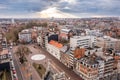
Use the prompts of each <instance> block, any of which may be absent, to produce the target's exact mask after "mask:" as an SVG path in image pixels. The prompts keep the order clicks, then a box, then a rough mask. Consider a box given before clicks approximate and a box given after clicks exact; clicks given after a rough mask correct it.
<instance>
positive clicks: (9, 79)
mask: <svg viewBox="0 0 120 80" xmlns="http://www.w3.org/2000/svg"><path fill="white" fill-rule="evenodd" d="M0 72H1V75H4V74H6V75H4V77H6V80H18V77H17V74H16V70H15V66H14V63H13V60H12V55H11V54H10V52H9V51H8V50H7V49H4V50H2V51H1V52H0ZM1 77H2V76H1Z"/></svg>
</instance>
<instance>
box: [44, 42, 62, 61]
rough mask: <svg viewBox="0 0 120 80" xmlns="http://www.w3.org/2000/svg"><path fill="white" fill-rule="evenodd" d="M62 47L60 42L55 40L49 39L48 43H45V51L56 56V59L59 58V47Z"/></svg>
mask: <svg viewBox="0 0 120 80" xmlns="http://www.w3.org/2000/svg"><path fill="white" fill-rule="evenodd" d="M62 47H63V45H62V44H61V43H58V42H57V41H53V40H51V41H50V42H49V43H48V44H46V48H47V51H48V52H49V53H50V54H51V55H53V56H54V57H56V58H57V59H58V60H60V57H61V53H60V49H61V48H62Z"/></svg>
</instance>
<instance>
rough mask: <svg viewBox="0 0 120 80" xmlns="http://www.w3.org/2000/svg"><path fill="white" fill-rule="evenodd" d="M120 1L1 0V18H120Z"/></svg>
mask: <svg viewBox="0 0 120 80" xmlns="http://www.w3.org/2000/svg"><path fill="white" fill-rule="evenodd" d="M119 3H120V0H1V1H0V18H51V17H55V18H84V17H110V16H114V17H117V16H120V14H119V13H120V5H119Z"/></svg>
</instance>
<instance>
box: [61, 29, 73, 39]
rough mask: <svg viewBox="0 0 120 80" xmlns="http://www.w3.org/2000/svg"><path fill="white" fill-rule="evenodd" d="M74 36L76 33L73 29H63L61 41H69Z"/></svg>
mask: <svg viewBox="0 0 120 80" xmlns="http://www.w3.org/2000/svg"><path fill="white" fill-rule="evenodd" d="M73 34H74V33H73V31H72V30H71V29H61V30H60V35H59V39H63V40H68V39H70V37H71V36H73Z"/></svg>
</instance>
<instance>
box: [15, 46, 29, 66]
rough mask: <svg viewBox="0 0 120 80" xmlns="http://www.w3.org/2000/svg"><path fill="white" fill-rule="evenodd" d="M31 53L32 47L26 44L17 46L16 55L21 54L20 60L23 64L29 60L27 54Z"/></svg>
mask: <svg viewBox="0 0 120 80" xmlns="http://www.w3.org/2000/svg"><path fill="white" fill-rule="evenodd" d="M30 53H31V51H30V49H29V48H28V47H26V46H23V45H22V46H19V47H18V48H17V51H16V55H18V56H19V61H20V62H21V64H23V63H24V62H27V59H26V56H27V55H29V54H30Z"/></svg>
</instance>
